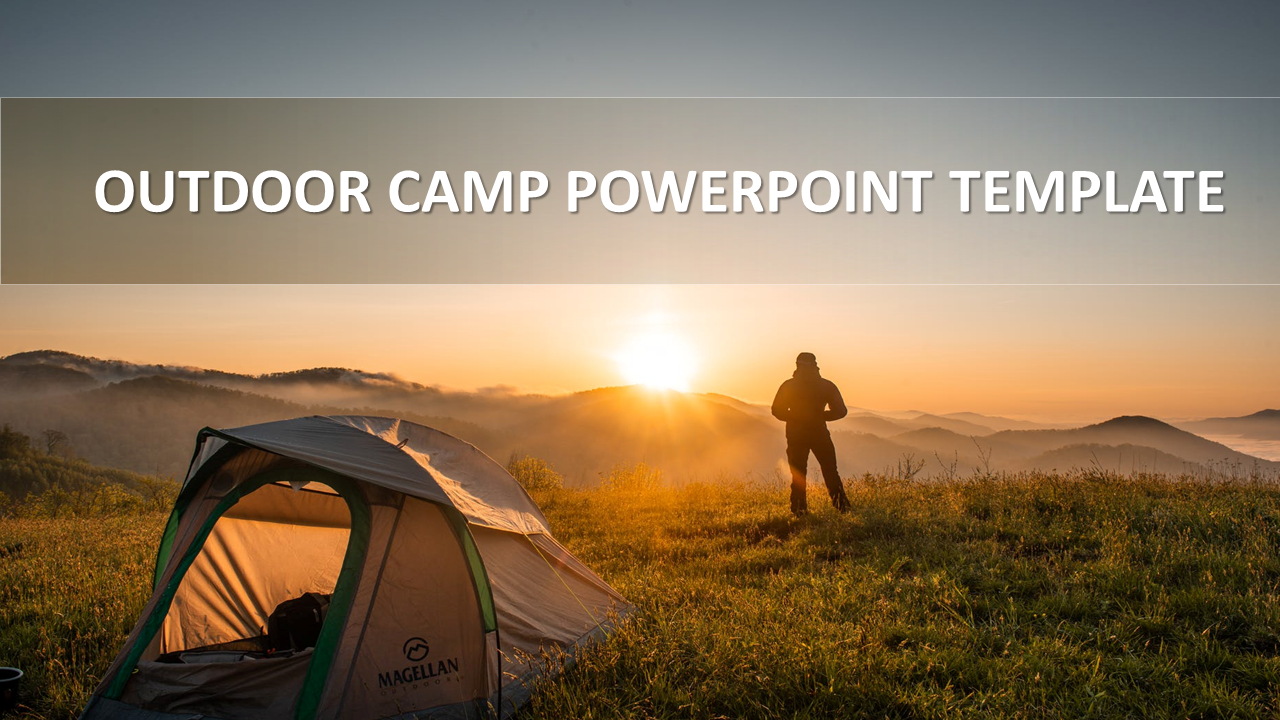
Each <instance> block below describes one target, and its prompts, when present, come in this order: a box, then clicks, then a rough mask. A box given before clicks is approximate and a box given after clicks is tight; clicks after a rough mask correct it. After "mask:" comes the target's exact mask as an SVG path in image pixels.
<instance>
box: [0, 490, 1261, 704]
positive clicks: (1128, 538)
mask: <svg viewBox="0 0 1280 720" xmlns="http://www.w3.org/2000/svg"><path fill="white" fill-rule="evenodd" d="M810 493H811V500H810V504H811V507H813V508H815V513H814V514H813V515H812V516H810V517H809V518H807V519H805V520H803V521H796V520H792V519H791V518H790V517H789V516H788V514H787V512H786V507H787V505H786V497H785V494H784V491H782V490H778V489H766V488H761V487H753V486H749V485H740V484H733V483H730V484H727V485H716V486H711V485H696V486H688V487H683V488H665V487H664V488H658V489H648V490H643V491H633V490H627V489H616V490H564V489H555V488H548V489H544V490H539V491H536V492H535V497H536V499H537V500H538V501H539V503H540V504H541V505H542V507H543V509H544V510H545V511H546V513H547V515H548V517H549V519H550V521H551V524H552V528H553V530H554V531H555V533H556V535H557V538H558V539H560V541H561V542H563V543H564V544H565V545H566V546H568V547H569V548H570V549H571V550H572V551H573V552H574V553H575V554H576V555H578V557H580V558H581V559H582V560H584V561H585V562H586V563H587V564H588V565H590V566H591V567H593V568H594V569H595V570H596V571H597V572H598V573H600V574H601V575H602V576H603V577H604V578H605V579H606V580H608V581H609V582H610V583H611V584H613V585H614V587H616V588H617V589H618V590H619V591H621V592H622V593H623V594H624V595H626V596H627V597H628V598H629V599H630V600H631V601H632V602H634V603H635V604H636V606H637V608H638V611H637V613H636V615H635V616H634V617H633V619H632V620H631V621H629V622H627V623H626V624H624V625H623V626H622V628H621V629H620V630H619V631H618V632H617V633H616V634H615V635H614V636H613V638H612V639H611V640H610V641H609V642H608V643H605V644H603V645H600V646H597V647H595V648H593V649H590V650H589V651H587V652H585V653H583V654H582V656H581V658H580V660H579V662H578V663H577V664H576V666H574V667H573V668H572V669H570V670H569V672H567V673H565V674H564V675H563V676H561V677H560V678H559V679H557V680H555V681H553V682H550V683H547V684H546V685H545V686H544V687H542V688H541V691H540V692H539V693H538V694H537V695H536V697H535V700H534V702H533V703H532V705H531V707H530V708H529V710H528V712H527V716H528V717H529V718H539V719H540V718H546V719H547V720H551V719H552V718H554V719H556V720H560V719H561V718H568V717H573V718H614V717H627V718H668V717H670V718H686V717H690V718H772V717H802V718H804V717H813V718H818V717H821V718H829V717H865V718H881V717H896V718H917V717H919V718H926V717H927V718H951V717H982V718H988V717H997V718H1088V717H1098V718H1121V717H1125V718H1128V717H1135V718H1145V717H1151V718H1218V717H1224V718H1225V717H1240V718H1252V717H1258V718H1262V717H1276V716H1277V715H1278V714H1280V700H1278V698H1280V657H1278V653H1280V635H1278V634H1277V630H1280V489H1277V488H1276V487H1275V486H1271V485H1261V484H1246V483H1215V484H1211V483H1206V482H1196V481H1186V480H1173V479H1165V478H1159V477H1140V478H1135V479H1122V478H1118V477H1115V476H1106V475H1092V474H1072V475H1028V476H1021V477H1016V478H1003V479H985V480H967V481H961V480H955V481H949V482H941V483H922V482H902V481H891V480H887V479H883V478H876V477H867V478H863V479H859V480H856V481H851V482H850V483H849V494H850V499H851V500H852V502H853V507H854V509H853V511H852V512H851V513H849V514H848V515H837V514H835V513H834V512H832V511H831V510H830V507H829V505H828V504H827V503H826V501H825V499H822V498H820V495H822V493H821V490H820V489H819V488H818V487H811V488H810ZM162 521H163V518H162V517H161V516H159V515H150V514H145V515H138V516H135V517H133V518H105V519H87V520H86V519H80V520H73V521H72V520H5V521H0V549H3V548H10V550H9V551H5V552H8V555H7V556H5V557H4V558H2V559H0V663H13V664H17V665H19V666H21V667H23V668H24V669H26V670H27V671H28V673H29V675H28V678H27V680H28V681H29V682H28V683H27V685H26V686H25V687H26V695H25V698H26V702H27V703H28V704H29V706H30V708H29V710H27V715H26V716H28V717H44V718H67V717H73V716H74V715H75V714H76V712H77V710H78V709H79V707H80V706H81V704H82V703H83V702H84V700H85V699H86V698H87V695H88V693H89V692H90V691H91V689H92V686H93V684H94V681H95V678H96V677H97V676H98V674H100V673H101V672H102V671H103V670H104V669H105V668H106V666H107V664H108V663H109V662H110V660H111V659H112V657H113V656H114V653H115V652H116V650H117V648H118V647H119V645H120V643H121V642H122V641H123V639H124V636H125V634H126V633H127V632H128V630H129V628H130V626H131V625H132V622H133V620H134V619H135V617H136V616H137V613H138V611H139V610H140V609H141V606H142V604H143V603H144V602H145V600H146V594H147V589H148V576H149V573H150V569H151V561H152V553H153V551H154V543H155V540H156V537H157V536H158V534H159V532H160V528H161V524H162ZM15 547H16V548H17V549H16V550H12V548H15Z"/></svg>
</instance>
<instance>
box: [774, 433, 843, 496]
mask: <svg viewBox="0 0 1280 720" xmlns="http://www.w3.org/2000/svg"><path fill="white" fill-rule="evenodd" d="M810 452H812V453H813V456H814V457H815V458H817V460H818V467H820V468H822V481H823V482H824V483H826V485H827V492H828V493H830V494H831V504H832V505H834V506H835V508H836V509H837V510H840V511H844V510H848V509H849V497H848V496H847V495H845V494H844V483H842V482H841V481H840V473H839V472H837V471H836V447H835V445H833V444H832V443H831V434H830V433H827V432H820V433H805V434H798V435H796V436H794V437H792V436H788V437H787V464H788V465H790V466H791V512H793V513H795V514H796V515H801V514H804V513H806V512H808V511H809V503H808V499H807V498H806V494H805V486H806V484H807V482H808V478H807V474H808V470H809V453H810Z"/></svg>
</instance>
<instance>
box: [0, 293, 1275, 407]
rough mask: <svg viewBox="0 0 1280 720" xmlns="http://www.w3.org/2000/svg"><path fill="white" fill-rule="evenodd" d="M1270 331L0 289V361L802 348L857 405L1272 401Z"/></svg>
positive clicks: (1096, 302)
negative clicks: (27, 353) (55, 354)
mask: <svg viewBox="0 0 1280 720" xmlns="http://www.w3.org/2000/svg"><path fill="white" fill-rule="evenodd" d="M1278 319H1280V288H1276V287H1274V286H1270V287H1244V286H1238V287H1224V286H1217V287H1187V286H1176V287H1175V286H1145V287H1123V286H1121V287H1115V286H1036V287H1032V286H1027V287H1009V286H870V287H868V286H733V285H730V286H648V285H636V286H629V285H546V286H511V285H464V286H444V285H430V286H306V285H304V286H281V285H277V286H13V285H9V286H3V287H0V354H5V355H7V354H11V353H15V352H21V351H24V350H35V349H43V348H49V349H59V350H67V351H70V352H75V353H79V354H84V355H92V356H97V357H103V358H115V359H122V360H130V361H135V362H157V363H166V364H175V365H192V366H199V367H205V368H217V369H220V370H227V371H232V372H241V373H264V372H276V371H283V370H292V369H298V368H306V367H316V366H342V367H352V368H359V369H362V370H368V371H384V372H392V373H395V374H397V375H399V376H401V377H404V378H406V379H409V380H413V381H416V382H421V383H424V384H431V385H440V386H444V387H448V388H456V389H475V388H483V387H493V386H509V387H513V388H516V389H519V390H522V391H529V392H567V391H576V390H585V389H590V388H594V387H601V386H608V385H620V384H629V383H632V382H645V381H653V382H656V383H657V384H666V385H672V386H676V387H678V388H680V389H688V390H692V391H696V392H718V393H724V394H727V395H732V396H735V397H739V398H742V399H745V400H749V401H753V402H768V401H769V400H770V399H771V398H772V396H773V391H774V390H775V389H776V387H777V385H778V384H779V383H780V382H781V381H782V380H784V379H785V378H786V377H788V376H789V374H790V372H791V370H792V369H793V365H792V361H793V359H794V356H795V354H796V353H797V352H800V351H809V352H814V353H816V354H817V356H818V360H819V363H820V365H821V366H822V370H823V373H824V374H825V375H827V376H828V377H830V378H831V379H833V380H834V381H836V383H837V384H839V385H840V387H841V388H842V389H843V390H844V393H845V397H846V400H847V401H848V402H849V403H850V405H852V406H858V407H863V408H871V409H877V410H921V411H927V412H938V413H942V412H957V411H966V410H967V411H974V412H981V413H987V414H1001V415H1006V416H1013V417H1023V418H1029V419H1043V420H1057V421H1079V420H1094V419H1101V418H1105V417H1110V416H1114V415H1119V414H1146V415H1153V416H1156V417H1161V418H1165V419H1179V418H1189V417H1203V416H1222V415H1239V414H1247V413H1251V412H1255V411H1257V410H1260V409H1262V408H1264V407H1276V406H1280V370H1277V368H1280V340H1278V339H1277V336H1276V333H1274V332H1272V331H1271V329H1273V328H1275V327H1276V326H1277V320H1278ZM655 363H657V364H658V365H657V366H655ZM655 367H656V369H655ZM646 373H647V374H646ZM655 373H656V375H655Z"/></svg>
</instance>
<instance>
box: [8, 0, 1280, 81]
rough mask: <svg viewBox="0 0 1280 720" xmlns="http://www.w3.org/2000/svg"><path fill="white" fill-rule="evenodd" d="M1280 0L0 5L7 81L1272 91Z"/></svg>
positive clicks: (242, 0)
mask: <svg viewBox="0 0 1280 720" xmlns="http://www.w3.org/2000/svg"><path fill="white" fill-rule="evenodd" d="M1278 31H1280V6H1277V5H1276V3H1274V2H1261V1H1250V2H1232V3H1205V2H1186V1H1175V2H1159V1H1155V0H1136V1H1134V2H1123V3H1116V2H1110V1H1108V0H1084V1H1081V2H1064V3H1049V2H1038V3H1025V2H1016V1H1014V0H978V1H974V2H950V1H948V0H932V1H928V2H921V1H919V0H916V1H908V2H836V1H828V2H788V3H775V2H759V1H751V0H748V1H745V2H730V1H728V0H721V1H716V2H707V1H705V0H703V1H694V2H688V1H684V0H664V1H659V2H643V1H640V0H618V1H615V2H562V1H561V2H556V1H551V2H540V3H537V4H536V5H535V4H531V3H523V2H514V1H512V2H492V1H486V2H472V3H458V2H413V1H410V0H399V1H396V2H386V1H371V2H362V3H359V4H358V5H353V4H351V3H344V2H336V1H334V0H329V1H327V2H300V1H297V0H294V1H291V2H271V3H262V2H248V1H247V0H229V1H227V2H220V3H213V4H195V3H172V2H160V1H159V0H149V1H144V2H131V3H124V4H121V3H95V2H65V1H64V2H57V1H51V2H7V3H3V4H0V68H3V69H4V70H3V72H2V73H0V95H3V96H5V97H15V96H236V97H243V96H265V97H299V96H302V97H309V96H356V97H370V96H396V97H403V96H467V97H474V96H520V97H528V96H564V95H568V96H617V95H624V96H652V95H661V96H670V95H679V96H882V95H888V96H938V95H984V96H989V95H1009V96H1041V95H1051V96H1073V95H1114V96H1196V95H1212V96H1232V95H1248V96H1258V95H1268V96H1273V95H1280V56H1278V55H1277V53H1276V51H1275V38H1276V37H1277V35H1280V32H1278Z"/></svg>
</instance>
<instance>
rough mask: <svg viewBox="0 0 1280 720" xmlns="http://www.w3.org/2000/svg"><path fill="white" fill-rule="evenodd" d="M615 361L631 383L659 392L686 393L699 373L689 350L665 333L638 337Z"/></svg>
mask: <svg viewBox="0 0 1280 720" xmlns="http://www.w3.org/2000/svg"><path fill="white" fill-rule="evenodd" d="M614 359H615V360H616V361H617V363H618V371H619V372H621V373H622V377H624V378H625V379H626V381H627V382H628V383H630V384H632V385H645V386H647V387H651V388H655V389H659V390H680V391H683V392H687V391H688V390H689V382H690V381H691V380H692V379H693V374H694V371H695V370H696V369H697V362H696V359H695V357H694V354H693V351H692V350H691V349H690V348H689V346H688V345H687V344H686V343H684V342H683V341H681V340H680V339H679V338H677V337H675V336H673V335H669V334H666V333H651V334H647V335H640V336H637V337H635V338H633V339H632V340H631V342H630V343H629V344H628V345H627V346H626V347H625V348H623V349H622V351H621V352H619V353H618V354H617V355H615V356H614Z"/></svg>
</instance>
